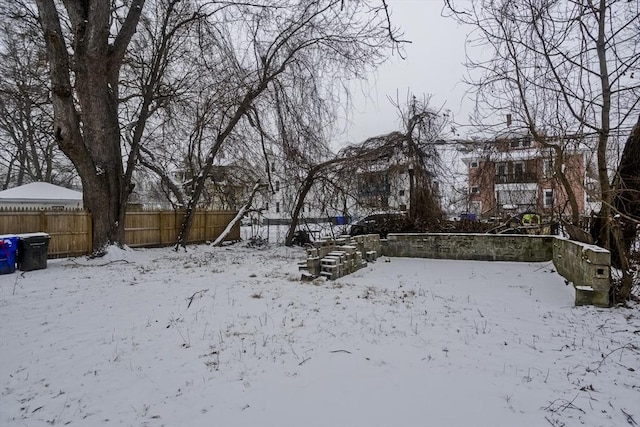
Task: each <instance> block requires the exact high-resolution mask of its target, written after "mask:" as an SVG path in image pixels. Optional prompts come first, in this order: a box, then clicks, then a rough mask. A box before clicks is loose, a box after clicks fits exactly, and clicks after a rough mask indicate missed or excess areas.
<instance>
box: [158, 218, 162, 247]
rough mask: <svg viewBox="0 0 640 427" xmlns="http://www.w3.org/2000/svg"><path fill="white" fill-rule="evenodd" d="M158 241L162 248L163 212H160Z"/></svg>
mask: <svg viewBox="0 0 640 427" xmlns="http://www.w3.org/2000/svg"><path fill="white" fill-rule="evenodd" d="M158 235H159V236H158V241H159V242H160V246H162V211H158Z"/></svg>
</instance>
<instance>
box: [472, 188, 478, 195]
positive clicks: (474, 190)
mask: <svg viewBox="0 0 640 427" xmlns="http://www.w3.org/2000/svg"><path fill="white" fill-rule="evenodd" d="M479 192H480V188H479V187H471V194H478V193H479Z"/></svg>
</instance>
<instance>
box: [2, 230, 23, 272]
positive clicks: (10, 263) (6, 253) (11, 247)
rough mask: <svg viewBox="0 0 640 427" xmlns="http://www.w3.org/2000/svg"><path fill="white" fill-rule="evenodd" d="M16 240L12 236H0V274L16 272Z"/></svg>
mask: <svg viewBox="0 0 640 427" xmlns="http://www.w3.org/2000/svg"><path fill="white" fill-rule="evenodd" d="M18 240H19V238H18V236H16V235H14V234H4V235H1V236H0V274H10V273H13V272H14V271H16V251H17V250H18Z"/></svg>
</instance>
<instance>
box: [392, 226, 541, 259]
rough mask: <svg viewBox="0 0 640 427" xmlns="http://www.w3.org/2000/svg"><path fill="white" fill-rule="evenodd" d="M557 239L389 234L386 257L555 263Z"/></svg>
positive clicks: (489, 235)
mask: <svg viewBox="0 0 640 427" xmlns="http://www.w3.org/2000/svg"><path fill="white" fill-rule="evenodd" d="M552 242H553V236H533V235H513V234H442V233H403V234H389V235H388V236H387V240H386V241H385V240H383V241H382V254H383V255H386V256H390V257H413V258H435V259H461V260H462V259H464V260H476V261H521V262H527V261H528V262H542V261H551V259H552V257H553V246H552Z"/></svg>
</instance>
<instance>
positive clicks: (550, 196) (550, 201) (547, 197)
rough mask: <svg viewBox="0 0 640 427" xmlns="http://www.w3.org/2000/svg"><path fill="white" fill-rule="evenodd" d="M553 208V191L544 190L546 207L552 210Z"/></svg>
mask: <svg viewBox="0 0 640 427" xmlns="http://www.w3.org/2000/svg"><path fill="white" fill-rule="evenodd" d="M552 206H553V190H551V189H547V190H544V207H545V208H550V207H552Z"/></svg>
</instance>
